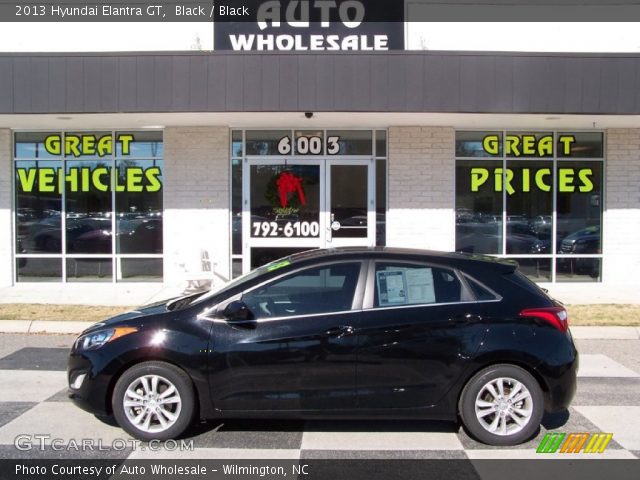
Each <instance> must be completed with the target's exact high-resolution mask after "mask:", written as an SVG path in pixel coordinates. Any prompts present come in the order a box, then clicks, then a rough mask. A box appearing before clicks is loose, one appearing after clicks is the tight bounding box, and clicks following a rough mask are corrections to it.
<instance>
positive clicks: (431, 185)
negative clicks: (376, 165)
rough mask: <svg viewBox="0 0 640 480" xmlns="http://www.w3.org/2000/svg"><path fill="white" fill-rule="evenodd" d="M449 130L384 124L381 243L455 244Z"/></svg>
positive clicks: (444, 246) (438, 247)
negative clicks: (385, 192)
mask: <svg viewBox="0 0 640 480" xmlns="http://www.w3.org/2000/svg"><path fill="white" fill-rule="evenodd" d="M454 137H455V130H454V129H453V128H450V127H391V128H390V129H389V165H388V170H389V213H388V216H387V245H389V246H394V247H411V248H427V249H434V250H445V251H451V250H453V249H454V248H455V185H454V178H455V164H454Z"/></svg>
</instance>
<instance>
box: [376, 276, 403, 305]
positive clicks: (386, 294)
mask: <svg viewBox="0 0 640 480" xmlns="http://www.w3.org/2000/svg"><path fill="white" fill-rule="evenodd" d="M376 281H377V282H378V295H379V299H380V305H393V304H398V303H407V293H406V292H407V287H406V284H405V276H404V271H403V270H385V271H382V272H376Z"/></svg>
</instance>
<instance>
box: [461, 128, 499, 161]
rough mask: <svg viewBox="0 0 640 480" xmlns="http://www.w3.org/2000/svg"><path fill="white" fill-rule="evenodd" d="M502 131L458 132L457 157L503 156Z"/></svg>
mask: <svg viewBox="0 0 640 480" xmlns="http://www.w3.org/2000/svg"><path fill="white" fill-rule="evenodd" d="M501 156H502V132H477V131H469V132H456V157H457V158H462V157H501Z"/></svg>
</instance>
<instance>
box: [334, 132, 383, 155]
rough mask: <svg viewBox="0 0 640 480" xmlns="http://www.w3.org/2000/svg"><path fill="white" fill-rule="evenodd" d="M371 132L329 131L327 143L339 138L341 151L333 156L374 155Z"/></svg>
mask: <svg viewBox="0 0 640 480" xmlns="http://www.w3.org/2000/svg"><path fill="white" fill-rule="evenodd" d="M372 135H373V134H372V132H371V130H327V141H329V139H331V138H337V142H338V145H339V150H338V151H337V152H335V153H332V152H329V151H328V152H327V153H329V154H331V155H373V137H372Z"/></svg>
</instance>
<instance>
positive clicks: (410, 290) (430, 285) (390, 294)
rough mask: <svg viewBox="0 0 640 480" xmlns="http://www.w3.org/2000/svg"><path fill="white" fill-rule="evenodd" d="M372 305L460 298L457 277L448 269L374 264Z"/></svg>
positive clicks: (417, 302) (413, 303)
mask: <svg viewBox="0 0 640 480" xmlns="http://www.w3.org/2000/svg"><path fill="white" fill-rule="evenodd" d="M374 281H375V294H374V305H375V306H376V307H389V306H396V305H416V304H429V303H451V302H460V301H461V300H462V295H463V289H462V284H461V283H460V280H459V279H458V277H457V276H456V275H455V273H454V272H453V271H452V270H447V269H444V268H438V267H431V266H427V265H414V264H404V263H382V262H379V263H376V269H375V279H374Z"/></svg>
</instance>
